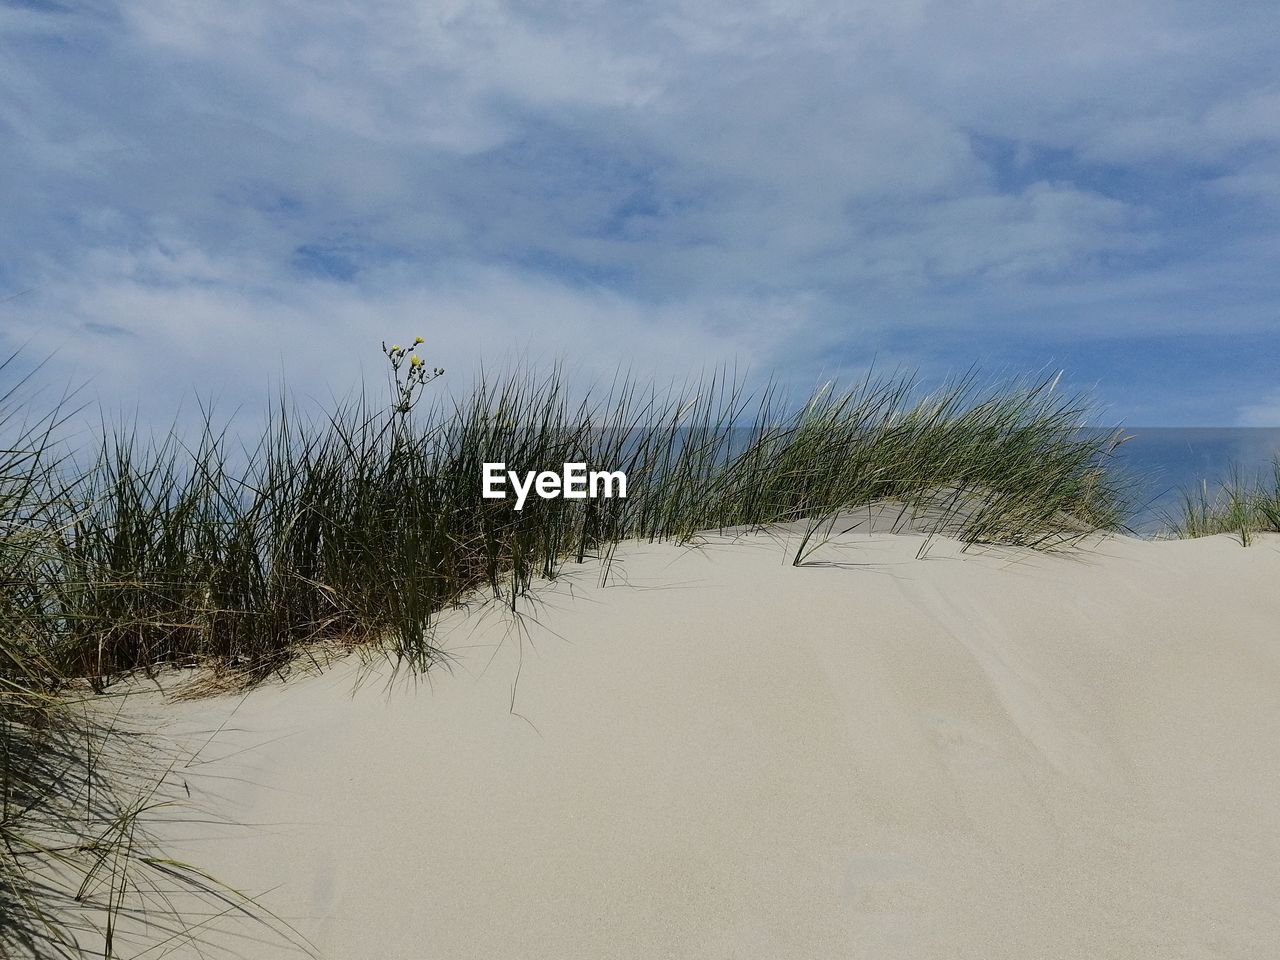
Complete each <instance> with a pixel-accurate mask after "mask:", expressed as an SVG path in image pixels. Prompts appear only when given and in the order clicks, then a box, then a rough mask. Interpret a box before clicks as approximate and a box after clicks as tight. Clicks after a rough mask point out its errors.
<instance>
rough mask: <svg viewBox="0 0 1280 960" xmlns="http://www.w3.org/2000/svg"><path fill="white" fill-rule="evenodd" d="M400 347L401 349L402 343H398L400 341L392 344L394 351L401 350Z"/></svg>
mask: <svg viewBox="0 0 1280 960" xmlns="http://www.w3.org/2000/svg"><path fill="white" fill-rule="evenodd" d="M399 349H400V344H398V343H393V344H392V345H391V350H392V351H393V352H394V351H396V350H399Z"/></svg>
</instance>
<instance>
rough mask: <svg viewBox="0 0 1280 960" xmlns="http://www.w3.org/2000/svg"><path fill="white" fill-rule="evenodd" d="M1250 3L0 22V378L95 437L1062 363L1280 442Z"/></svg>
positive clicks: (1257, 24) (1258, 5)
mask: <svg viewBox="0 0 1280 960" xmlns="http://www.w3.org/2000/svg"><path fill="white" fill-rule="evenodd" d="M1277 38H1280V5H1277V4H1275V3H1274V2H1273V0H1261V2H1248V0H1207V2H1201V0H1195V2H1190V0H1150V2H1147V0H1105V2H1098V0H1079V2H1075V3H1072V4H1064V3H1060V2H1055V3H1047V2H1039V0H1018V2H996V0H990V2H969V0H943V2H930V0H894V2H891V3H890V2H883V0H879V2H874V3H872V2H859V0H839V2H817V0H813V2H807V0H795V2H789V0H734V2H731V3H722V2H719V0H657V2H653V3H647V4H634V3H622V2H613V3H596V2H588V0H545V2H538V3H505V2H497V0H490V2H477V3H469V2H461V0H447V2H445V0H442V2H417V3H410V2H398V0H359V2H356V0H348V2H327V0H305V2H301V0H248V2H239V0H236V2H227V0H129V2H127V3H114V2H110V0H84V2H75V0H0V223H2V224H3V229H0V350H2V351H4V352H6V353H7V352H9V351H12V350H21V356H22V358H23V359H24V360H26V361H31V362H34V361H37V360H47V363H46V365H45V367H44V368H43V369H42V370H41V372H40V374H39V376H40V377H41V378H44V379H46V380H53V381H57V382H58V383H60V384H63V383H70V384H74V385H78V386H82V389H83V391H84V393H82V395H83V396H86V397H88V398H89V399H90V400H91V401H93V402H94V403H101V405H102V406H103V407H105V408H106V409H109V410H114V409H119V410H132V411H134V412H135V413H137V414H140V415H141V416H142V417H143V418H144V419H159V418H163V417H165V416H170V415H172V414H173V411H174V410H176V409H181V408H183V405H184V404H185V405H190V404H191V402H192V398H193V397H196V396H200V397H201V398H203V399H204V400H206V401H212V402H216V403H221V404H223V406H224V407H225V406H227V405H231V406H235V405H243V404H254V403H258V402H261V401H262V400H263V398H264V397H265V396H266V394H267V392H268V391H269V390H270V389H274V388H276V387H278V386H279V384H281V383H282V382H283V383H286V384H287V385H288V386H289V388H290V389H292V390H293V391H295V392H298V393H301V394H302V395H304V396H311V397H316V398H324V397H327V396H332V395H335V394H336V395H343V394H344V393H346V392H348V391H350V390H351V389H352V387H353V386H354V384H355V383H357V382H358V381H359V379H360V378H361V377H365V378H370V377H374V376H378V377H380V376H382V371H381V367H380V364H381V361H382V357H381V355H380V352H379V343H380V342H381V341H383V340H384V339H385V340H388V341H396V340H400V341H404V340H408V339H411V338H412V337H413V336H415V335H421V336H423V337H424V338H425V339H426V343H425V345H424V348H423V349H424V350H425V351H426V352H425V354H424V356H425V358H426V359H427V360H428V362H430V363H431V364H433V365H434V364H439V365H441V366H444V367H445V368H446V369H447V370H448V371H449V373H448V374H447V375H446V378H445V381H447V382H448V383H450V384H453V385H455V386H457V385H460V384H466V383H469V382H470V378H471V377H472V376H473V375H474V374H475V372H476V371H477V370H478V369H480V368H481V366H482V365H483V366H484V368H485V369H488V370H500V369H503V368H504V366H505V367H510V366H511V365H513V364H524V365H526V366H528V367H532V368H534V369H542V368H544V367H546V366H549V365H550V364H553V363H556V362H560V363H563V365H564V366H565V369H566V370H567V371H568V372H569V373H570V374H571V375H572V377H573V378H574V379H575V381H577V382H582V383H586V382H597V381H606V382H607V380H608V379H610V378H611V377H612V375H613V374H614V373H615V372H616V371H617V370H619V369H620V368H622V369H626V370H630V371H631V372H633V373H634V374H635V375H637V376H640V377H642V378H649V377H654V378H657V379H659V380H670V379H681V378H683V377H686V376H690V375H696V374H697V373H698V372H699V371H701V370H705V369H709V368H714V367H716V366H719V365H732V366H734V367H735V368H736V369H739V370H743V371H747V374H746V375H747V376H749V377H764V376H773V377H775V378H777V379H778V380H780V381H782V382H784V383H788V384H795V385H797V386H799V387H806V386H812V385H814V384H816V383H819V382H821V381H824V380H826V379H828V378H831V377H837V378H850V377H855V376H858V375H860V374H861V373H863V372H864V371H865V370H867V369H868V368H869V367H874V368H875V369H878V370H882V371H892V370H899V369H906V370H912V371H918V373H919V374H920V376H921V377H922V378H923V379H924V380H925V381H926V382H933V381H936V380H940V379H942V378H945V377H947V376H951V375H955V374H957V373H960V372H963V371H964V370H967V369H969V368H970V367H973V366H975V365H976V366H978V367H979V368H980V369H982V370H983V371H986V372H988V373H990V374H991V375H993V376H1005V375H1010V376H1011V375H1017V374H1021V373H1035V372H1037V371H1044V370H1057V369H1062V370H1064V371H1065V380H1064V382H1066V383H1068V384H1070V385H1071V386H1072V387H1073V388H1076V389H1080V390H1086V391H1089V392H1090V393H1091V394H1092V395H1093V396H1095V397H1096V398H1097V401H1098V403H1099V406H1100V413H1101V419H1102V420H1105V421H1107V422H1124V423H1126V424H1128V425H1207V426H1275V425H1280V216H1278V214H1280V57H1278V56H1277V52H1278V51H1277V46H1278V44H1280V41H1278V40H1277Z"/></svg>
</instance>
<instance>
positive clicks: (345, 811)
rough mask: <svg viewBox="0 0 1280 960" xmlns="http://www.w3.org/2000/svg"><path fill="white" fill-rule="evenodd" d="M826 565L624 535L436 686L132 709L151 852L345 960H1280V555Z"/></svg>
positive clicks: (226, 923)
mask: <svg viewBox="0 0 1280 960" xmlns="http://www.w3.org/2000/svg"><path fill="white" fill-rule="evenodd" d="M795 546H796V543H795V532H794V531H787V530H783V531H781V532H780V533H778V534H776V535H773V536H768V535H753V536H747V537H727V536H709V537H706V538H704V539H703V540H701V541H700V542H699V543H698V544H696V545H694V546H677V545H671V544H660V545H648V544H626V545H623V546H622V547H621V548H620V549H619V551H618V554H617V557H616V561H615V562H614V564H613V565H612V567H611V570H610V573H609V579H608V583H607V585H606V586H601V585H600V577H601V568H600V566H599V564H597V563H588V564H585V565H583V566H582V567H578V566H576V565H570V567H569V569H568V572H567V575H566V576H564V577H561V578H560V579H558V580H556V581H555V582H554V583H547V584H542V585H540V586H539V587H538V588H537V590H536V593H535V597H534V598H533V600H532V601H531V602H528V603H522V604H521V605H520V606H519V607H518V614H519V615H518V616H513V615H512V614H511V611H510V610H509V609H505V608H502V607H498V606H495V605H492V604H490V605H481V606H477V607H476V608H474V609H471V610H466V611H455V612H451V613H450V614H449V615H447V616H446V617H444V618H443V619H442V620H441V622H440V627H439V632H438V638H437V639H438V642H439V643H440V644H441V645H442V646H443V648H444V649H445V651H446V652H447V653H448V654H449V656H450V658H451V663H450V664H449V665H448V666H447V667H446V666H441V667H439V668H435V669H433V670H432V671H430V672H429V673H428V674H427V675H426V676H425V677H420V678H417V679H416V680H415V679H414V678H412V677H410V676H409V675H408V674H407V673H403V672H402V673H401V674H399V675H394V676H393V675H392V672H391V671H390V669H389V668H388V667H387V666H385V665H377V664H374V665H372V666H369V665H366V666H365V667H364V668H361V667H360V665H359V663H358V661H357V660H356V659H355V658H349V659H347V660H343V661H339V662H337V663H336V664H334V665H332V666H331V667H330V668H329V669H327V670H325V671H322V672H319V673H316V674H313V675H306V676H303V675H299V676H295V677H293V678H292V679H289V680H288V681H287V682H283V683H279V682H270V683H267V684H265V685H264V686H262V687H260V688H258V689H256V690H254V691H252V692H251V693H249V694H248V695H244V696H240V695H237V696H221V697H216V698H213V699H205V700H200V701H194V702H179V703H166V702H163V701H161V700H160V699H159V697H158V696H156V695H151V694H140V695H138V696H134V697H131V698H130V700H131V703H130V705H129V708H128V709H129V711H130V712H131V713H132V714H133V715H135V716H136V717H138V718H140V721H145V722H148V723H152V724H153V725H154V726H155V728H156V729H158V730H159V731H161V733H162V735H163V736H164V737H165V738H167V739H168V740H169V741H170V742H171V743H172V744H173V745H174V746H175V749H178V750H179V751H180V755H181V756H183V757H185V758H186V759H185V760H183V761H182V762H181V763H180V765H179V767H178V768H177V770H176V776H177V778H178V780H179V782H181V783H182V784H183V791H182V792H183V794H184V796H183V800H184V806H183V807H182V808H180V809H179V810H177V811H176V812H170V814H168V816H170V817H171V818H172V819H171V820H170V821H169V822H163V823H158V824H157V825H156V827H155V830H156V832H157V834H158V835H159V837H160V838H161V839H162V840H164V841H165V842H166V844H167V849H168V852H169V854H170V855H171V856H175V857H177V858H179V859H183V860H188V861H191V862H194V863H196V864H199V865H200V866H201V867H202V868H205V869H207V870H209V871H210V872H211V873H212V874H214V875H215V876H217V877H218V878H219V879H221V880H223V881H225V882H227V883H229V884H232V885H234V886H235V887H237V888H238V889H240V890H243V891H247V892H250V893H254V894H259V895H260V902H261V903H262V904H263V905H264V906H267V907H270V908H271V909H272V910H273V911H275V912H276V914H278V915H279V916H280V917H281V918H283V919H285V920H287V921H288V922H289V923H290V924H292V925H293V927H294V928H295V929H296V930H297V931H298V932H299V933H301V934H302V935H304V936H305V937H306V938H308V940H309V941H310V942H311V943H312V944H313V945H314V947H315V948H316V950H317V952H318V953H319V955H321V956H324V957H329V958H338V960H350V958H414V960H418V958H471V957H475V958H486V960H500V958H517V957H518V958H547V960H570V958H591V960H597V958H628V960H629V958H635V960H659V958H688V960H711V958H740V960H754V958H760V960H765V958H769V960H776V958H792V957H794V958H855V957H856V958H863V957H865V958H876V960H897V958H902V960H926V958H948V960H952V958H975V960H978V958H981V960H993V958H1006V957H1007V958H1017V960H1030V958H1147V957H1149V958H1159V960H1170V958H1182V957H1187V958H1191V957H1196V958H1200V957H1203V958H1210V957H1213V958H1224V957H1240V958H1245V957H1249V958H1257V957H1263V956H1274V955H1277V953H1280V537H1274V536H1261V537H1259V538H1258V540H1257V542H1256V543H1255V545H1253V546H1251V547H1249V548H1248V549H1245V548H1242V547H1241V546H1240V544H1239V542H1238V541H1236V540H1233V539H1232V538H1230V537H1226V536H1220V537H1212V538H1208V539H1203V540H1196V541H1174V542H1160V543H1152V542H1144V541H1138V540H1134V539H1129V538H1122V537H1109V538H1104V539H1097V540H1094V541H1091V542H1090V543H1088V544H1087V545H1085V546H1083V547H1082V548H1080V549H1075V550H1071V551H1067V552H1064V553H1061V554H1055V555H1049V554H1042V553H1032V552H1029V551H1025V550H1015V549H1011V548H998V549H997V548H975V549H971V550H969V551H967V552H966V551H961V549H960V546H959V544H957V543H955V542H954V541H950V540H946V539H933V540H931V541H926V540H925V539H924V538H922V537H919V536H913V535H892V534H887V533H884V532H875V531H870V532H869V531H858V532H855V533H852V534H847V535H844V536H841V537H838V538H837V539H836V540H835V541H833V542H831V543H828V544H826V545H824V546H822V547H821V548H820V549H818V550H817V551H816V552H815V553H814V554H813V555H812V556H811V557H810V562H809V563H808V564H806V565H804V566H799V567H796V566H793V565H792V564H791V559H792V556H793V555H794V552H795ZM922 553H923V557H922V556H921V554H922ZM357 681H360V683H359V684H358V689H357ZM186 790H189V791H190V798H189V799H186V797H185V791H186ZM201 937H202V939H203V940H204V941H205V953H204V955H206V956H226V955H228V953H227V952H224V951H229V952H230V953H231V954H238V955H243V956H246V957H276V956H280V957H285V956H291V955H300V954H292V953H290V951H289V949H288V948H287V947H286V946H285V945H283V944H282V943H280V942H279V941H277V940H275V939H273V935H272V934H271V932H270V931H269V930H268V929H267V928H266V927H264V926H260V925H257V924H254V923H251V922H249V921H247V920H246V919H244V918H243V917H242V916H239V915H238V914H236V913H234V912H230V913H227V914H226V915H224V916H221V917H217V918H214V919H213V920H211V921H210V922H209V923H208V924H207V925H206V926H204V927H203V928H202V934H201ZM162 954H163V951H156V952H154V953H152V954H149V956H159V955H162ZM171 955H176V956H196V955H197V954H196V953H195V951H194V950H192V949H191V948H190V947H185V948H182V949H178V950H176V951H175V953H173V954H171Z"/></svg>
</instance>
